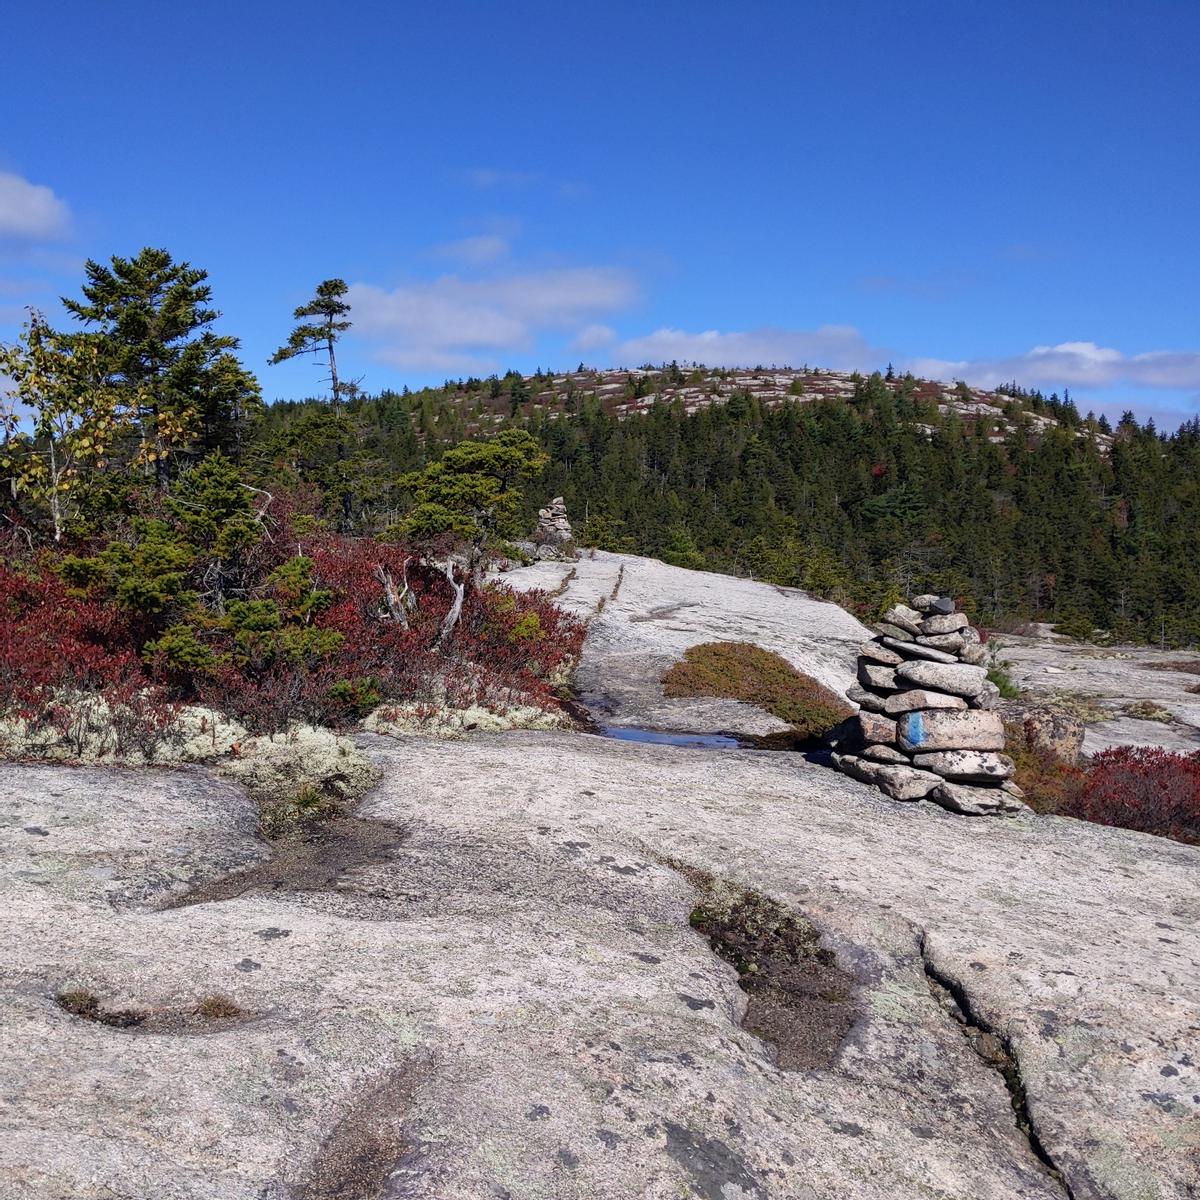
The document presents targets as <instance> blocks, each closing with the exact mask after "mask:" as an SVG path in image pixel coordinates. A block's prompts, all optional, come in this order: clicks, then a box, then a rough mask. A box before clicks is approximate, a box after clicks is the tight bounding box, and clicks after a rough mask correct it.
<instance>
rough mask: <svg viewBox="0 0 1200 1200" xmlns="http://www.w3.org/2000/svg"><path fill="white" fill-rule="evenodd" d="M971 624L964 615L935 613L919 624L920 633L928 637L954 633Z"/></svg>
mask: <svg viewBox="0 0 1200 1200" xmlns="http://www.w3.org/2000/svg"><path fill="white" fill-rule="evenodd" d="M970 623H971V622H970V621H968V620H967V614H966V613H956V612H950V613H937V612H935V613H934V615H933V616H931V617H926V618H925V620H923V621H922V622H921V632H922V633H924V634H926V635H930V634H935V633H955V632H957V631H958V630H959V629H965V628H966V627H967V626H968V625H969V624H970Z"/></svg>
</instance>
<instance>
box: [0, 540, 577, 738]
mask: <svg viewBox="0 0 1200 1200" xmlns="http://www.w3.org/2000/svg"><path fill="white" fill-rule="evenodd" d="M155 539H158V540H157V541H156V540H155ZM160 543H162V544H166V543H165V541H164V540H163V535H162V531H161V530H155V531H152V536H151V537H150V538H148V539H146V538H143V540H142V542H141V543H140V548H139V550H138V551H137V552H140V550H141V549H144V548H145V547H147V546H149V547H150V551H153V553H150V552H147V553H146V554H144V555H143V559H140V560H138V562H137V563H136V564H135V565H136V567H137V569H138V571H140V572H141V574H140V575H139V576H137V581H138V583H139V587H138V590H137V592H136V595H137V600H138V603H131V602H129V601H124V602H123V600H122V593H121V592H120V590H119V589H120V586H121V582H123V581H124V579H125V578H127V577H129V576H130V572H126V574H125V575H121V573H120V572H121V570H122V569H123V567H122V563H120V562H117V563H116V566H115V567H113V566H111V564H110V563H109V562H108V561H107V560H105V561H102V560H104V553H107V551H105V552H102V553H101V554H100V555H93V556H92V557H87V556H76V557H75V558H74V559H72V557H71V556H69V555H68V556H64V555H62V554H61V553H58V552H55V551H43V552H41V553H39V554H33V553H28V554H24V555H21V554H19V553H11V554H9V555H8V556H7V559H8V561H7V562H5V563H0V714H3V715H7V716H9V717H12V716H19V717H23V718H26V719H27V720H31V721H33V722H34V724H35V726H37V727H43V726H53V727H54V728H58V729H60V732H63V733H64V734H65V733H66V732H67V730H66V728H65V726H64V725H63V723H64V722H69V721H70V720H72V719H73V716H72V714H73V711H77V706H72V705H71V704H70V703H69V702H68V701H69V700H70V698H71V697H74V696H78V695H79V694H80V693H87V694H91V695H99V696H102V697H103V698H104V699H105V700H107V701H108V703H109V706H110V708H112V709H114V711H118V710H119V720H118V721H117V722H116V723H117V725H118V726H119V727H120V728H119V730H118V733H119V734H120V737H121V739H122V744H123V745H125V744H129V745H131V746H132V745H135V744H137V743H138V742H139V740H141V739H152V738H153V736H154V735H155V733H156V731H160V730H161V729H162V728H163V727H164V726H165V725H166V724H167V723H168V722H169V719H170V716H171V714H172V712H173V710H174V706H175V705H176V704H177V703H179V702H184V701H188V702H200V703H204V704H209V705H211V706H213V707H215V708H218V709H221V710H222V711H225V712H228V713H229V714H230V715H231V716H235V717H237V718H238V719H239V720H241V721H242V722H243V723H245V724H246V725H247V726H248V727H249V728H251V729H252V730H253V731H255V732H273V731H276V730H279V729H281V728H283V727H284V726H286V725H287V724H288V723H289V722H291V721H297V720H303V721H310V722H315V723H322V724H330V725H333V726H335V727H336V726H345V725H347V724H350V723H352V722H353V721H355V720H357V719H359V718H361V717H362V716H363V715H365V713H366V712H368V711H370V709H372V708H374V707H375V706H376V705H378V704H380V703H382V702H385V701H388V700H395V701H413V700H416V701H418V702H420V701H428V702H429V703H430V705H431V706H439V705H445V706H454V707H458V706H462V707H466V706H468V705H470V704H482V705H484V706H486V707H491V708H493V709H503V708H504V707H506V706H508V705H510V704H514V703H526V704H528V703H534V704H553V703H554V679H555V676H556V673H558V672H560V671H561V669H562V668H563V667H564V665H565V664H567V663H569V661H570V660H572V659H573V658H574V657H575V656H576V655H577V654H578V652H579V649H580V646H581V644H582V640H583V626H582V624H581V623H580V622H578V621H577V620H575V619H574V618H572V617H569V616H567V615H566V614H565V613H563V612H562V611H561V610H559V609H557V608H556V607H555V606H554V605H553V604H552V603H551V602H550V600H549V599H548V597H547V596H546V595H545V593H542V592H527V593H518V592H514V591H513V590H512V589H510V588H507V587H504V586H502V585H498V584H485V585H482V586H480V585H479V584H478V581H475V582H474V583H470V582H469V583H468V585H467V588H466V591H465V595H464V601H463V608H462V616H461V619H460V620H459V622H458V624H457V625H456V626H455V628H454V629H453V631H452V633H450V634H449V635H448V636H445V637H440V636H439V635H440V633H441V627H442V622H443V619H444V618H445V616H446V614H447V612H448V610H449V608H450V605H451V603H452V601H453V591H452V588H451V586H450V584H449V582H448V581H447V580H446V578H445V576H444V574H443V572H442V571H441V570H440V569H439V568H438V567H437V566H436V565H434V561H435V559H436V558H437V556H436V554H434V553H432V552H431V551H430V549H429V547H425V554H424V555H422V553H420V552H418V551H417V550H416V549H415V548H414V547H411V546H402V545H398V544H395V543H381V542H377V541H375V540H373V539H370V538H352V537H346V536H342V535H337V534H330V533H317V534H313V535H310V536H308V537H298V536H297V535H296V531H295V530H294V529H290V528H289V529H286V530H281V531H280V532H279V533H277V535H276V536H275V537H274V538H273V539H272V541H271V543H270V546H271V547H287V548H288V549H287V550H282V549H279V550H277V551H275V552H274V553H264V552H263V551H262V543H259V544H258V545H257V546H256V547H255V550H256V556H257V557H256V558H255V559H254V560H253V561H252V562H251V563H249V565H244V566H243V569H242V570H241V574H240V576H238V579H237V582H238V587H237V589H236V592H235V593H231V594H230V596H228V597H225V598H223V600H222V603H221V604H220V605H215V604H214V603H213V602H212V601H211V599H206V602H205V603H201V602H200V601H199V600H197V599H196V598H195V595H194V593H195V592H196V591H197V590H198V585H199V583H200V582H202V578H201V576H200V572H199V571H198V570H197V569H196V568H194V567H190V566H184V567H181V568H180V571H177V572H176V571H175V567H176V566H178V565H179V564H177V563H176V562H175V561H174V560H173V559H170V556H169V555H167V556H166V557H165V558H164V555H163V553H162V552H161V550H160V549H159V544H160ZM110 557H111V556H110ZM230 557H231V558H232V557H233V555H232V554H231V556H230ZM143 560H144V561H143ZM113 561H115V560H113ZM164 561H166V562H167V566H168V567H170V568H171V571H173V572H174V574H169V573H167V572H166V570H165V568H163V567H162V563H163V562H164ZM181 561H182V560H181ZM97 563H99V564H100V565H96V564H97ZM406 563H407V567H406V566H405V564H406ZM380 566H384V567H386V568H387V569H388V570H389V571H390V572H391V573H392V575H393V577H394V578H395V579H396V580H397V581H399V580H400V579H401V578H402V576H403V575H404V574H405V571H407V579H408V583H409V585H410V587H411V590H412V595H413V598H414V600H415V604H414V606H413V607H412V608H411V609H410V610H409V611H408V622H409V627H408V628H407V629H405V628H403V626H402V625H401V624H399V623H397V622H396V621H394V620H389V619H387V617H386V616H385V615H384V611H383V610H384V605H383V591H382V587H381V584H380V581H379V579H378V577H377V575H376V569H377V568H378V567H380ZM204 570H205V574H204V576H203V579H211V578H212V568H211V567H210V566H208V565H207V563H206V564H205V566H204ZM106 572H107V574H106ZM155 572H157V574H156V573H155ZM176 574H179V575H180V576H181V577H180V579H179V580H176V579H175V575H176ZM463 574H464V572H463V570H462V569H461V568H460V569H459V570H458V572H457V575H456V577H457V578H458V579H459V580H460V581H461V579H462V576H463ZM114 578H116V579H118V582H117V583H115V584H114V582H113V580H114ZM164 580H165V581H166V582H164ZM147 581H149V582H147ZM189 589H190V590H189ZM147 596H150V597H151V599H150V601H147V600H146V599H145V598H146V597H147ZM163 597H166V599H163ZM160 601H161V602H160ZM139 604H140V607H139V606H138V605H139Z"/></svg>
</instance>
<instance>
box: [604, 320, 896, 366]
mask: <svg viewBox="0 0 1200 1200" xmlns="http://www.w3.org/2000/svg"><path fill="white" fill-rule="evenodd" d="M610 357H612V358H613V360H614V361H619V362H622V363H626V364H634V363H642V362H652V363H660V362H672V361H673V362H700V363H704V364H705V365H706V366H710V367H755V366H760V365H761V366H769V365H775V366H793V367H799V366H802V365H803V364H805V363H810V364H812V365H813V366H822V367H828V368H830V369H832V370H838V371H853V370H874V369H875V368H876V367H878V366H879V365H881V364H882V363H885V362H886V361H887V358H888V354H887V351H886V350H883V349H880V348H878V347H875V346H872V345H871V344H870V342H868V340H867V339H866V338H865V337H864V336H863V334H862V333H861V332H859V330H857V329H855V328H854V326H853V325H821V326H820V327H818V328H817V329H776V328H771V327H764V328H760V329H750V330H746V331H745V332H742V333H734V332H730V333H722V332H720V331H719V330H716V329H709V330H706V331H704V332H701V333H689V332H687V331H686V330H683V329H657V330H655V331H654V332H653V333H650V334H647V335H646V336H645V337H640V338H631V339H630V340H628V341H625V342H622V343H621V344H620V345H619V346H617V347H615V348H614V350H613V352H612V355H611V356H610Z"/></svg>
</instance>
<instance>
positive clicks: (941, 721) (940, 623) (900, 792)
mask: <svg viewBox="0 0 1200 1200" xmlns="http://www.w3.org/2000/svg"><path fill="white" fill-rule="evenodd" d="M876 628H877V629H878V630H879V634H878V636H877V637H875V638H873V639H872V640H871V641H869V642H864V643H863V644H862V645H861V646H860V647H859V654H858V684H856V685H855V686H854V687H852V688H850V689H849V690H848V691H847V692H846V696H847V699H849V700H852V701H853V702H854V703H855V704H857V705H858V706H859V710H860V711H859V712H858V713H857V714H856V715H855V716H853V717H851V718H850V719H849V720H847V721H845V722H843V724H841V725H839V726H838V728H837V729H836V730H835V731H834V734H833V737H832V740H833V742H834V745H835V753H834V755H833V762H834V765H835V766H836V767H837V768H838V770H840V771H844V772H845V773H846V774H847V775H850V776H852V777H853V778H855V779H861V780H862V781H863V782H865V783H873V784H875V786H876V787H878V788H879V789H880V790H881V791H883V792H884V793H886V794H887V795H888V796H890V797H891V798H892V799H893V800H924V799H928V800H932V801H933V803H934V804H939V805H941V807H942V808H945V809H949V810H950V811H951V812H956V813H966V814H969V815H973V816H983V815H992V814H1008V813H1018V812H1025V811H1028V810H1027V807H1026V805H1025V804H1024V803H1023V802H1022V797H1023V796H1024V793H1023V792H1022V791H1021V789H1020V788H1019V787H1018V786H1017V785H1016V784H1015V783H1013V782H1012V775H1013V770H1014V767H1013V761H1012V759H1011V758H1009V757H1008V756H1007V755H1006V754H1003V753H1001V751H1003V749H1004V722H1003V721H1002V719H1001V717H1000V714H999V713H998V712H996V711H995V708H996V705H997V703H998V701H999V699H1000V690H999V688H997V687H996V685H995V684H994V683H992V682H990V681H989V679H988V677H987V668H988V663H989V661H990V658H991V653H990V651H989V650H988V647H987V645H986V644H984V642H983V638H982V636H981V635H980V633H979V630H978V629H975V628H974V627H973V626H972V625H971V623H970V622H969V621H968V620H967V617H966V615H965V614H963V613H960V612H956V611H955V608H954V601H953V600H951V599H950V598H949V597H948V596H934V595H924V596H914V597H913V599H912V601H911V604H897V605H895V606H894V607H892V608H890V609H889V610H888V611H887V612H886V613H885V614H884V617H883V621H882V622H881V623H880V624H878V625H877V626H876Z"/></svg>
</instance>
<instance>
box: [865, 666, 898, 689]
mask: <svg viewBox="0 0 1200 1200" xmlns="http://www.w3.org/2000/svg"><path fill="white" fill-rule="evenodd" d="M858 682H859V683H861V684H862V685H863V687H865V688H875V689H876V690H877V691H889V692H890V691H892V690H893V689H894V688H895V687H896V669H895V668H894V667H885V666H883V665H882V664H880V663H870V662H864V661H862V660H860V661H859V664H858Z"/></svg>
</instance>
